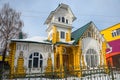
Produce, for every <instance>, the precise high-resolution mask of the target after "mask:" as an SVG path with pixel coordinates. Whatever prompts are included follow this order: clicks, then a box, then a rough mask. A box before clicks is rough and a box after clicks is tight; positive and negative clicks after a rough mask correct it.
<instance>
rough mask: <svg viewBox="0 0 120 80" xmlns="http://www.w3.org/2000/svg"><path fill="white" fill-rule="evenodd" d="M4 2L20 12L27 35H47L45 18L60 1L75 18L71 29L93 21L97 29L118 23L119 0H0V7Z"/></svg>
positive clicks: (119, 21) (119, 18) (119, 14)
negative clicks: (67, 6)
mask: <svg viewBox="0 0 120 80" xmlns="http://www.w3.org/2000/svg"><path fill="white" fill-rule="evenodd" d="M5 3H9V5H10V7H12V8H13V9H15V10H16V11H17V12H21V19H22V21H23V22H24V27H23V31H24V32H25V33H27V34H28V37H33V36H41V37H43V36H45V37H47V33H46V28H47V25H44V22H45V20H46V19H47V17H48V15H49V14H50V12H51V11H53V10H55V9H56V8H57V7H58V5H59V4H60V3H64V4H67V5H69V7H70V8H71V10H72V11H73V13H74V15H75V16H76V17H77V19H76V20H75V21H74V22H73V25H72V26H73V31H74V30H76V29H78V28H80V27H82V26H83V25H85V24H87V23H88V22H90V21H93V22H94V24H95V25H96V27H97V28H98V29H99V30H103V29H105V28H108V27H110V26H113V25H115V24H118V23H120V0H0V9H1V8H2V6H3V5H4V4H5Z"/></svg>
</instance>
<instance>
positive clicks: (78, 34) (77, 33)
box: [71, 21, 93, 44]
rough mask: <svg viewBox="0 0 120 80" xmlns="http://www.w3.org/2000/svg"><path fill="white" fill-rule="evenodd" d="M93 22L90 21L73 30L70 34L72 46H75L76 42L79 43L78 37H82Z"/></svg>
mask: <svg viewBox="0 0 120 80" xmlns="http://www.w3.org/2000/svg"><path fill="white" fill-rule="evenodd" d="M92 23H93V22H92V21H90V22H89V23H87V24H86V25H84V26H83V27H81V28H79V29H77V30H75V31H74V32H72V35H71V37H72V39H74V40H75V41H74V43H73V44H77V42H78V41H79V39H80V37H81V36H82V35H83V33H84V32H85V31H86V30H87V29H88V27H89V26H90V25H91V24H92Z"/></svg>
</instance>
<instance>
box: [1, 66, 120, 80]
mask: <svg viewBox="0 0 120 80" xmlns="http://www.w3.org/2000/svg"><path fill="white" fill-rule="evenodd" d="M108 69H109V70H108ZM107 70H108V72H107ZM72 73H73V74H72ZM74 73H75V74H74ZM79 73H81V77H78V76H77V75H76V74H79ZM11 76H12V77H11ZM10 78H13V79H15V80H17V79H18V80H19V79H20V80H21V79H23V80H24V79H25V80H34V79H36V80H37V79H38V80H52V79H55V80H61V79H62V80H117V79H118V80H119V79H120V68H112V67H109V68H97V69H81V70H74V71H68V70H67V69H64V70H63V71H61V72H55V71H52V72H44V73H29V74H24V75H23V74H4V76H3V79H6V80H8V79H10Z"/></svg>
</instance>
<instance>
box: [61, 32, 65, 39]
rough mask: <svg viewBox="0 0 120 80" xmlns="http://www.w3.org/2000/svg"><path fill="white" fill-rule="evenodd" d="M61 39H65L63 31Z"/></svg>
mask: <svg viewBox="0 0 120 80" xmlns="http://www.w3.org/2000/svg"><path fill="white" fill-rule="evenodd" d="M61 39H65V32H63V31H61Z"/></svg>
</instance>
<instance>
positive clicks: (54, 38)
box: [52, 26, 57, 44]
mask: <svg viewBox="0 0 120 80" xmlns="http://www.w3.org/2000/svg"><path fill="white" fill-rule="evenodd" d="M52 29H53V34H52V43H53V44H54V43H56V42H57V28H56V26H53V27H52Z"/></svg>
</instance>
